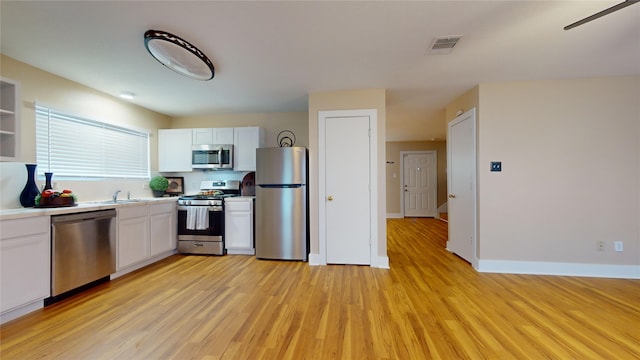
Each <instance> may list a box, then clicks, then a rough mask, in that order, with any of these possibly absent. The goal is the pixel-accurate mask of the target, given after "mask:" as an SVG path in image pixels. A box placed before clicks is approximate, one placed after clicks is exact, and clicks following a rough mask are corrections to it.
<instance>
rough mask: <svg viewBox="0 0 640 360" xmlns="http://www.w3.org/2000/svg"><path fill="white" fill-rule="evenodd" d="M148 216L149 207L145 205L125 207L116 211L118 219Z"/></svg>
mask: <svg viewBox="0 0 640 360" xmlns="http://www.w3.org/2000/svg"><path fill="white" fill-rule="evenodd" d="M148 215H149V207H148V206H147V205H141V206H127V207H122V208H119V209H118V219H129V218H136V217H141V216H148Z"/></svg>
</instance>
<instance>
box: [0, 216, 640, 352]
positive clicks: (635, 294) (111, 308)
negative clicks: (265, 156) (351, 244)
mask: <svg viewBox="0 0 640 360" xmlns="http://www.w3.org/2000/svg"><path fill="white" fill-rule="evenodd" d="M446 226H447V224H446V223H445V222H442V221H438V220H434V219H390V220H388V254H389V258H390V264H391V269H390V270H384V269H374V268H369V267H365V266H338V265H334V266H326V267H310V266H308V264H306V263H299V262H284V261H260V260H256V259H254V258H252V257H245V256H225V257H205V256H182V255H176V256H172V257H170V258H168V259H166V260H164V261H162V262H160V263H157V264H154V265H151V266H149V267H147V268H144V269H141V270H140V271H137V272H135V273H132V274H129V275H126V276H124V277H122V278H119V279H116V280H114V281H111V282H110V283H107V284H103V285H100V286H99V287H97V288H94V289H92V290H90V291H87V292H85V293H83V294H80V295H78V296H76V297H73V298H70V299H67V300H65V301H63V302H61V303H58V304H55V305H52V306H50V307H47V308H45V309H43V310H39V311H37V312H35V313H32V314H29V315H27V316H25V317H22V318H20V319H17V320H15V321H12V322H10V323H7V324H5V325H3V326H2V327H1V328H0V330H1V334H0V341H1V348H0V350H1V353H0V358H2V360H10V359H21V360H22V359H45V358H46V359H74V360H75V359H639V358H640V308H639V307H640V282H639V281H634V280H618V279H596V278H576V277H551V276H524V275H503V274H480V273H476V272H475V271H474V270H473V269H472V268H471V267H470V266H469V265H468V264H467V263H465V262H464V261H462V260H461V259H459V258H458V257H456V256H455V255H453V254H450V253H449V252H447V251H446V250H445V249H444V243H445V241H446Z"/></svg>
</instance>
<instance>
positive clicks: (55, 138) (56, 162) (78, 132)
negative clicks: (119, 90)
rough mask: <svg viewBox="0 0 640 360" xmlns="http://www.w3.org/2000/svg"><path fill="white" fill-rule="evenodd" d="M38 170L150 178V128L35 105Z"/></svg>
mask: <svg viewBox="0 0 640 360" xmlns="http://www.w3.org/2000/svg"><path fill="white" fill-rule="evenodd" d="M36 152H37V155H36V156H37V162H38V172H39V173H44V172H52V173H54V174H55V175H56V176H57V177H64V178H149V132H148V131H144V130H142V131H141V130H133V129H127V128H125V127H121V126H116V125H112V124H107V123H104V122H100V121H95V120H89V119H83V118H80V117H76V116H73V115H69V114H65V113H62V112H59V111H56V110H52V109H49V108H46V107H44V106H41V105H36Z"/></svg>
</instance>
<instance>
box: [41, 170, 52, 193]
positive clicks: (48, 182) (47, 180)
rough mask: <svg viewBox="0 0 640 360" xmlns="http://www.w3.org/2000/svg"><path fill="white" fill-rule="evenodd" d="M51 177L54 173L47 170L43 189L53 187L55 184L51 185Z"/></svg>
mask: <svg viewBox="0 0 640 360" xmlns="http://www.w3.org/2000/svg"><path fill="white" fill-rule="evenodd" d="M51 177H53V173H50V172H46V173H44V179H45V182H44V188H43V189H42V190H49V189H53V186H51Z"/></svg>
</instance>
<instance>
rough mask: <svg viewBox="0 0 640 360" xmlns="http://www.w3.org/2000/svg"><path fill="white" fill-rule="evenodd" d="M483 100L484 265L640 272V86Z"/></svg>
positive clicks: (492, 88) (484, 93) (526, 88)
mask: <svg viewBox="0 0 640 360" xmlns="http://www.w3.org/2000/svg"><path fill="white" fill-rule="evenodd" d="M479 94H480V107H481V109H482V111H481V115H480V117H479V122H478V136H479V144H478V151H479V152H478V186H479V187H478V189H479V191H478V196H479V246H480V248H479V257H480V259H481V260H485V261H486V260H507V261H524V262H527V261H531V262H547V263H573V264H614V265H623V266H625V265H640V76H635V77H617V78H594V79H578V80H563V81H538V82H517V83H497V84H480V91H479ZM491 161H502V168H503V170H502V172H500V173H491V172H489V163H490V162H491ZM600 240H603V241H605V246H606V248H605V251H604V252H600V251H598V247H597V242H598V241H600ZM614 241H624V252H615V251H614V247H613V246H614V243H613V242H614ZM631 268H632V269H636V270H632V272H633V271H637V269H638V267H637V266H635V267H631ZM507 272H509V271H507ZM638 273H639V274H640V272H638Z"/></svg>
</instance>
